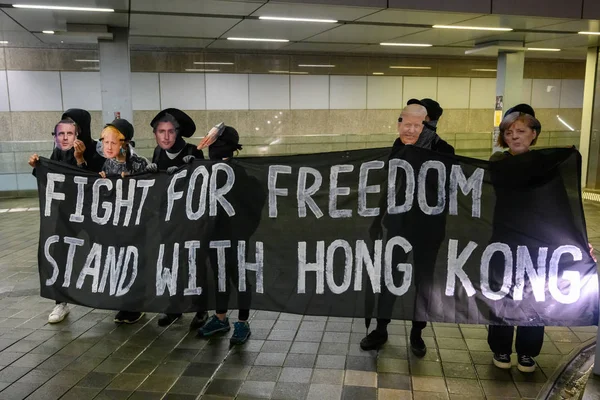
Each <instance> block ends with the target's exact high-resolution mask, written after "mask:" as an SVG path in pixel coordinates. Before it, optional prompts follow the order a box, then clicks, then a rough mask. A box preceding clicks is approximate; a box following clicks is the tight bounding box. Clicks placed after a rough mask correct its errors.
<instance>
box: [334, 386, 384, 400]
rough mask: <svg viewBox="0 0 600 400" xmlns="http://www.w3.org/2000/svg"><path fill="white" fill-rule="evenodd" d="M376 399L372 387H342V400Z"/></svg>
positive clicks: (375, 393) (375, 391) (374, 389)
mask: <svg viewBox="0 0 600 400" xmlns="http://www.w3.org/2000/svg"><path fill="white" fill-rule="evenodd" d="M376 397H377V389H376V388H374V387H362V386H344V388H343V390H342V399H344V400H371V399H374V398H376Z"/></svg>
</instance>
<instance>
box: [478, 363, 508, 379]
mask: <svg viewBox="0 0 600 400" xmlns="http://www.w3.org/2000/svg"><path fill="white" fill-rule="evenodd" d="M475 370H476V371H477V376H478V377H479V379H485V380H495V381H512V377H511V374H510V371H509V370H506V369H500V368H498V367H496V366H494V365H475Z"/></svg>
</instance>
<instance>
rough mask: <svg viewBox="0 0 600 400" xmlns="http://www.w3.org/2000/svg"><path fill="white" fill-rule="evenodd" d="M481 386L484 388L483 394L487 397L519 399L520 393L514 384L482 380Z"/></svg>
mask: <svg viewBox="0 0 600 400" xmlns="http://www.w3.org/2000/svg"><path fill="white" fill-rule="evenodd" d="M481 386H482V387H483V392H484V394H485V395H486V396H487V397H491V396H504V397H519V391H518V390H517V387H516V386H515V384H514V383H512V382H502V381H490V380H482V381H481Z"/></svg>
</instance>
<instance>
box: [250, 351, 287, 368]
mask: <svg viewBox="0 0 600 400" xmlns="http://www.w3.org/2000/svg"><path fill="white" fill-rule="evenodd" d="M285 356H286V354H285V353H259V354H258V357H256V361H255V362H254V365H263V366H270V367H281V366H282V365H283V363H284V361H285Z"/></svg>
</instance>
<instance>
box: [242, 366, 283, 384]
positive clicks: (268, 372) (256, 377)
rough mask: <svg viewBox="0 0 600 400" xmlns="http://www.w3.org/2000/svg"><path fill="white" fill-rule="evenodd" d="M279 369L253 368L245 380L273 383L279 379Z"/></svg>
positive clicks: (280, 369)
mask: <svg viewBox="0 0 600 400" xmlns="http://www.w3.org/2000/svg"><path fill="white" fill-rule="evenodd" d="M282 370H283V368H281V367H263V366H254V367H252V368H251V369H250V372H249V373H248V376H247V377H246V380H248V381H259V382H275V381H277V379H278V378H279V375H280V374H281V371H282Z"/></svg>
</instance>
